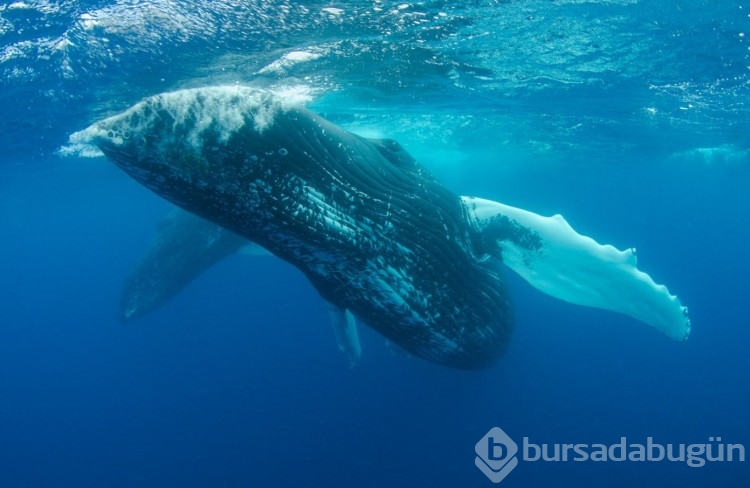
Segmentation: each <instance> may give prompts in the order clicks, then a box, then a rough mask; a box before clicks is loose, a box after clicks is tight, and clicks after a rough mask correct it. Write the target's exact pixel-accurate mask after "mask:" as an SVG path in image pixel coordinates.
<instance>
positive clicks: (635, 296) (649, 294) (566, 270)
mask: <svg viewBox="0 0 750 488" xmlns="http://www.w3.org/2000/svg"><path fill="white" fill-rule="evenodd" d="M462 200H463V203H464V205H465V206H466V208H467V210H468V212H469V215H470V216H471V217H472V218H473V219H474V224H475V225H476V226H477V228H478V229H479V230H480V231H481V233H482V235H483V236H484V237H485V238H486V240H487V241H488V243H489V245H490V246H492V245H493V243H494V245H496V246H497V250H496V251H497V252H498V254H500V255H501V257H502V260H503V262H504V263H505V264H506V265H507V266H508V267H509V268H511V269H512V270H513V271H515V272H516V273H518V274H519V275H521V277H522V278H524V279H525V280H526V281H527V282H529V283H530V284H531V285H532V286H534V287H535V288H537V289H539V290H540V291H543V292H544V293H546V294H548V295H551V296H553V297H555V298H559V299H561V300H565V301H567V302H570V303H574V304H577V305H585V306H589V307H596V308H602V309H605V310H612V311H614V312H619V313H623V314H625V315H629V316H630V317H633V318H635V319H637V320H640V321H642V322H645V323H647V324H649V325H651V326H653V327H655V328H657V329H658V330H660V331H661V332H663V333H664V334H666V335H667V336H669V337H670V338H672V339H675V340H678V341H684V340H686V339H687V338H688V336H689V335H690V320H689V319H688V314H687V308H686V307H684V306H682V304H681V303H680V300H679V298H677V297H676V296H674V295H672V294H670V293H669V290H667V287H666V286H664V285H658V284H656V283H655V282H654V280H653V279H651V277H650V276H649V275H648V274H646V273H644V272H643V271H640V270H639V269H638V268H637V267H636V256H635V250H634V249H628V250H626V251H620V250H618V249H616V248H615V247H613V246H611V245H608V244H607V245H602V244H599V243H598V242H596V241H595V240H594V239H592V238H590V237H587V236H584V235H581V234H579V233H577V232H576V231H575V230H574V229H573V228H572V227H571V226H570V225H569V224H568V222H567V221H566V220H565V219H564V218H563V217H562V216H561V215H555V216H553V217H543V216H541V215H537V214H535V213H532V212H529V211H526V210H522V209H519V208H515V207H510V206H508V205H503V204H502V203H497V202H493V201H491V200H483V199H480V198H472V197H462ZM489 241H491V242H489ZM488 252H490V253H493V250H492V249H489V251H488Z"/></svg>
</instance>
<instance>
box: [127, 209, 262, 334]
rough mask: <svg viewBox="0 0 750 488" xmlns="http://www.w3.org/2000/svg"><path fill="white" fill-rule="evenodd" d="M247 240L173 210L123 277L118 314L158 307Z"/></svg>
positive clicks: (131, 314)
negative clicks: (139, 257) (128, 272)
mask: <svg viewBox="0 0 750 488" xmlns="http://www.w3.org/2000/svg"><path fill="white" fill-rule="evenodd" d="M249 243H250V241H248V240H247V239H244V238H242V237H240V236H238V235H236V234H234V233H233V232H230V231H228V230H225V229H223V228H221V227H219V226H218V225H216V224H214V223H213V222H209V221H207V220H204V219H202V218H200V217H198V216H196V215H193V214H191V213H189V212H186V211H184V210H180V209H175V210H173V211H172V212H170V213H169V214H168V215H167V216H166V217H164V218H163V219H162V220H161V221H160V222H159V226H158V229H157V232H156V235H154V237H153V239H152V240H151V243H150V244H149V246H148V249H147V250H146V252H145V253H144V255H143V256H142V257H141V259H140V261H139V262H138V264H137V266H136V267H135V269H134V270H133V271H132V272H131V273H130V275H129V276H128V277H127V279H126V280H125V284H124V285H123V289H122V295H121V297H120V310H119V314H118V315H119V317H120V318H121V319H122V320H124V321H129V320H132V319H134V318H136V317H140V316H142V315H145V314H146V313H148V312H151V311H153V310H155V309H157V308H159V307H160V306H162V305H163V304H164V303H166V302H167V301H168V300H169V299H171V298H172V297H173V296H175V295H177V294H178V293H179V292H180V291H181V290H182V289H183V288H185V286H187V284H188V283H190V282H191V281H192V280H193V279H195V278H196V277H197V276H199V275H200V274H202V273H203V272H204V271H205V270H207V269H208V268H210V267H211V266H213V265H214V264H216V263H218V262H219V261H221V260H222V259H224V258H226V257H227V256H230V255H232V254H234V253H235V252H237V250H238V249H240V248H242V247H243V246H246V245H247V244H249Z"/></svg>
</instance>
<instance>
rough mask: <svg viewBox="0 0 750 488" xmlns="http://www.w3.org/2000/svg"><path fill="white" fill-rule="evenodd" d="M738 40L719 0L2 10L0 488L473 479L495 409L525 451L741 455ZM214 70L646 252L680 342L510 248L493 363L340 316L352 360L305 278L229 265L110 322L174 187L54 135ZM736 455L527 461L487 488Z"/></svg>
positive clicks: (651, 481)
mask: <svg viewBox="0 0 750 488" xmlns="http://www.w3.org/2000/svg"><path fill="white" fill-rule="evenodd" d="M749 36H750V4H748V3H747V2H744V1H739V0H730V1H720V2H717V1H708V0H704V1H691V2H687V1H663V0H662V1H658V0H655V1H650V2H645V1H638V0H608V1H597V2H595V1H585V0H555V1H550V0H546V1H542V0H536V1H534V0H532V1H521V0H517V1H510V0H509V1H489V0H486V1H479V0H477V1H464V2H445V1H427V2H415V3H408V2H390V1H386V0H381V1H346V2H340V3H328V2H315V1H311V2H284V1H271V0H255V1H215V2H197V1H185V2H170V1H167V0H161V1H159V0H152V1H140V2H132V1H125V0H121V1H112V0H107V1H105V0H101V1H42V0H38V1H31V0H28V1H25V2H5V3H3V4H0V43H1V44H0V87H1V91H0V106H2V114H3V116H2V118H1V119H2V120H0V143H1V144H2V148H3V149H2V152H1V153H0V154H1V155H0V229H2V233H1V234H0V235H2V236H3V239H2V240H0V440H1V441H2V443H0V486H2V487H60V486H71V487H104V486H106V487H131V486H144V487H145V486H148V487H152V486H153V487H165V486H179V487H230V486H231V487H235V486H237V487H239V486H242V487H245V486H279V487H285V486H335V487H338V486H362V487H380V486H396V487H412V486H435V487H442V486H446V487H447V486H472V487H474V486H477V487H481V486H492V483H491V482H490V480H488V479H487V478H486V477H485V475H484V474H482V472H481V471H480V470H478V469H477V467H476V466H475V465H474V458H475V457H476V453H475V444H476V443H477V442H478V441H479V440H480V439H482V437H483V436H484V435H485V434H486V433H487V432H488V431H489V430H490V429H491V428H492V427H496V426H497V427H501V428H502V429H503V430H504V431H505V432H506V433H507V434H508V435H509V436H510V437H511V438H512V439H514V440H515V441H516V442H517V443H518V444H519V445H522V443H523V442H522V441H523V439H524V438H525V437H526V438H528V439H529V441H528V442H530V443H532V444H545V443H546V444H548V445H553V444H588V445H593V444H605V445H612V444H617V443H619V442H620V440H621V438H622V437H626V438H627V441H628V443H629V444H645V443H646V440H647V438H648V437H652V438H653V441H654V442H656V443H661V444H664V445H666V444H669V443H671V444H674V445H677V444H686V445H689V444H712V446H713V447H714V448H718V447H717V446H718V445H719V444H722V443H723V444H743V445H744V446H745V447H746V448H750V422H749V421H748V413H747V412H748V405H749V404H750V393H748V390H747V385H748V380H749V379H750V361H749V360H748V357H747V352H746V351H747V347H746V345H747V344H749V343H750V330H749V329H748V325H749V324H748V319H747V311H746V308H747V298H746V294H747V291H748V279H747V277H748V276H750V259H748V257H747V252H746V249H745V243H746V242H747V241H748V240H749V239H750V228H748V225H747V220H748V215H749V214H750V196H749V193H748V191H747V188H748V186H749V183H750V138H749V137H748V134H750V107H748V100H750V74H749V73H748V69H749V68H750V50H749V49H750V44H749V43H748V42H750V41H748V37H749ZM232 83H241V84H249V85H253V86H261V87H271V88H275V89H288V90H294V91H295V92H301V93H305V94H306V95H307V96H309V97H310V98H311V102H310V107H311V108H312V109H314V110H316V111H317V112H319V113H321V114H323V115H325V116H326V117H327V118H329V119H331V120H332V121H334V122H336V123H338V124H340V125H342V126H343V127H345V128H348V129H350V130H352V131H355V132H358V133H361V134H363V135H368V136H379V137H390V138H393V139H396V140H398V141H399V142H400V143H401V144H402V145H403V146H404V147H405V148H406V149H407V150H408V151H409V152H410V153H412V154H413V155H415V156H416V157H417V158H418V159H419V160H420V162H422V164H424V165H425V166H426V167H427V168H429V169H430V170H431V171H432V172H433V173H434V174H435V175H436V176H437V177H438V178H439V179H440V180H441V181H443V182H444V183H445V184H446V186H448V187H449V188H451V189H452V190H454V191H455V192H456V193H459V194H468V195H477V196H481V197H484V198H490V199H494V200H497V201H501V202H504V203H507V204H510V205H515V206H518V207H522V208H525V209H529V210H532V211H534V212H537V213H540V214H543V215H551V214H554V213H561V214H563V215H564V216H565V217H566V218H567V219H568V221H569V222H571V224H572V225H573V226H574V227H575V228H576V229H577V230H579V231H580V232H582V233H584V234H587V235H591V236H594V237H595V238H597V239H598V240H599V241H601V242H607V243H612V244H614V245H616V246H617V247H619V248H627V247H631V246H632V247H637V248H638V258H639V267H641V268H642V269H644V270H646V271H647V272H648V273H649V274H651V276H653V277H654V279H655V280H656V281H657V282H659V283H666V284H667V285H668V286H669V289H670V291H671V292H673V293H676V294H678V295H679V296H680V298H681V300H682V301H683V303H685V304H686V305H688V307H689V308H690V316H691V320H692V324H693V329H692V334H691V337H690V339H689V340H688V341H687V342H686V343H682V344H680V343H675V342H672V341H671V340H669V339H668V338H666V337H664V336H662V335H661V334H659V333H658V332H656V331H655V330H653V329H652V328H650V327H648V326H646V325H643V324H640V323H637V322H635V321H634V320H633V319H630V318H628V317H624V316H618V315H615V314H613V313H609V312H604V311H600V310H593V309H587V308H582V307H576V306H573V305H569V304H566V303H563V302H560V301H557V300H555V299H553V298H550V297H547V296H545V295H543V294H542V293H540V292H538V291H537V290H535V289H533V288H531V287H530V286H529V285H527V284H526V283H525V282H523V280H521V279H520V278H519V277H517V276H515V275H513V274H512V272H510V271H509V270H508V273H507V275H508V281H509V284H510V289H511V293H512V297H513V302H514V307H515V310H516V322H517V326H516V330H515V333H514V337H513V339H512V342H511V345H510V347H509V350H508V352H507V354H506V356H505V358H504V359H503V360H502V361H501V362H500V363H499V364H498V365H497V366H496V367H494V368H491V369H487V370H482V371H458V370H452V369H448V368H445V367H440V366H436V365H433V364H430V363H427V362H425V361H422V360H419V359H416V358H411V357H407V356H405V355H403V354H399V353H395V352H394V351H393V350H392V348H389V347H388V346H387V345H386V344H385V341H384V339H383V338H382V337H380V336H379V335H377V334H376V333H375V332H373V331H371V330H369V329H367V328H366V327H361V328H360V336H361V342H362V347H363V357H362V360H361V363H360V364H359V365H358V366H357V367H356V368H354V369H349V368H347V362H346V360H345V358H344V357H342V356H341V355H340V354H339V353H338V351H337V347H336V343H335V340H334V337H333V331H332V330H331V326H330V324H329V322H328V313H327V310H326V307H325V305H324V304H323V303H322V301H321V300H320V298H319V297H318V296H317V293H316V292H315V291H314V289H313V288H312V287H311V285H309V284H308V283H307V282H306V280H305V279H304V277H303V276H302V275H301V273H299V272H298V271H297V270H295V269H294V268H292V267H291V266H289V265H287V264H285V263H283V262H280V261H278V260H274V259H271V258H264V257H259V258H250V257H247V256H232V257H230V258H228V259H227V260H225V261H223V262H221V263H219V264H218V265H217V266H216V267H214V268H212V269H210V270H208V271H207V272H206V273H205V274H204V275H202V276H201V277H200V278H199V279H197V280H196V281H195V282H193V283H191V284H190V286H188V287H187V289H185V290H184V291H183V292H182V293H181V294H180V295H178V296H177V297H176V298H175V299H174V300H172V301H171V302H169V303H168V304H167V305H165V306H164V307H163V308H161V309H159V310H157V311H155V312H153V313H152V314H150V315H147V316H145V317H143V318H142V319H140V320H138V321H136V322H133V323H131V324H127V325H124V324H121V323H119V322H118V321H117V320H116V311H117V306H118V299H119V295H120V290H121V286H122V283H123V280H124V279H125V277H126V275H127V274H128V272H129V271H130V270H131V269H132V267H133V266H134V265H135V263H136V262H137V260H138V258H139V257H140V256H141V254H142V252H143V251H144V249H145V247H146V245H147V243H148V242H149V239H150V238H151V237H152V235H153V232H154V229H155V226H156V225H157V223H158V221H159V220H160V218H161V217H162V216H163V215H164V214H165V213H166V212H167V211H169V209H170V208H171V207H170V206H169V204H167V203H166V202H164V201H163V200H161V199H160V198H159V197H157V196H155V195H153V194H151V193H150V192H149V191H148V190H146V189H144V188H142V187H140V186H139V185H138V184H136V183H135V182H134V181H132V180H130V179H129V178H128V177H127V176H126V175H124V174H123V173H121V172H120V171H119V170H118V169H117V168H116V167H115V166H114V165H112V164H111V163H108V162H106V161H105V160H104V159H103V158H87V157H82V156H81V155H80V154H78V155H76V154H74V155H70V154H68V152H67V151H65V150H63V151H61V148H64V147H66V145H67V143H68V139H67V138H68V136H69V135H70V134H71V133H73V132H75V131H78V130H80V129H83V128H84V127H86V126H88V125H89V124H91V123H92V122H94V121H95V120H97V119H99V118H101V117H103V116H105V115H109V114H112V113H115V112H117V111H119V110H122V109H124V108H126V107H128V106H130V105H131V104H133V103H135V102H137V101H138V100H140V99H141V98H143V97H145V96H148V95H152V94H155V93H159V92H163V91H169V90H175V89H179V88H184V87H195V86H208V85H218V84H232ZM717 437H721V439H722V441H713V442H709V439H710V438H714V439H715V438H717ZM715 452H716V451H714V453H715ZM749 474H750V468H748V464H747V462H739V461H738V460H735V461H733V462H726V461H725V462H708V463H706V465H705V466H702V467H692V466H690V465H689V464H688V463H687V462H686V461H675V462H670V461H666V460H665V461H661V462H655V461H645V462H637V461H622V462H618V461H611V460H610V461H606V462H595V461H587V462H577V461H567V462H562V461H559V462H554V461H542V460H539V461H535V462H532V461H525V460H523V459H522V460H521V461H520V462H519V465H518V467H517V468H515V469H514V470H513V472H511V473H510V474H509V475H508V477H507V478H506V479H505V480H503V481H502V483H501V486H508V487H512V486H545V487H546V486H554V487H573V486H575V487H588V486H602V485H607V486H623V487H624V486H628V487H630V486H638V485H640V486H646V487H652V486H653V487H657V486H658V487H673V486H674V487H677V486H680V487H683V486H690V487H693V486H695V487H704V486H705V487H743V486H748V482H749V481H748V480H750V476H748V475H749Z"/></svg>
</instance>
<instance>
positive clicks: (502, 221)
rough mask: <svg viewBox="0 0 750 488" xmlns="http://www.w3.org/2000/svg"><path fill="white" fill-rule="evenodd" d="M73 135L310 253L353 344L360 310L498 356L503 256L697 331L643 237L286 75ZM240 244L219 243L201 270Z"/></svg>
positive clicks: (407, 330) (652, 319)
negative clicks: (338, 110) (646, 251)
mask: <svg viewBox="0 0 750 488" xmlns="http://www.w3.org/2000/svg"><path fill="white" fill-rule="evenodd" d="M71 140H72V141H74V142H77V143H80V142H88V143H92V144H95V145H96V146H98V147H99V149H100V150H101V151H102V152H103V153H104V155H105V156H106V157H107V158H108V159H110V160H111V161H112V162H114V163H115V164H116V165H117V166H119V167H120V168H121V169H122V170H124V171H125V172H126V173H127V174H128V175H130V176H131V177H132V178H134V179H135V180H137V181H138V182H140V183H141V184H143V185H144V186H146V187H147V188H149V189H151V190H152V191H153V192H155V193H156V194H158V195H160V196H162V197H164V198H166V199H167V200H169V201H171V202H173V203H174V204H176V205H177V206H179V207H181V208H183V209H185V210H187V211H188V212H190V213H192V214H195V215H197V216H199V217H200V218H202V219H205V220H206V221H208V222H210V223H212V224H214V225H216V226H217V227H219V228H221V229H226V231H227V232H231V233H233V234H235V235H236V236H239V237H240V238H244V239H247V240H249V241H252V242H255V243H257V244H258V245H260V246H261V247H263V248H264V249H266V250H268V251H269V252H270V253H271V254H273V255H275V256H277V257H279V258H281V259H283V260H285V261H287V262H289V263H291V264H292V265H294V266H295V267H297V268H298V269H299V270H300V271H302V273H304V275H305V276H306V277H307V278H308V279H309V281H310V282H311V283H312V285H313V286H314V287H315V289H316V290H317V291H318V292H319V293H320V295H321V296H322V298H323V299H324V300H325V301H326V302H328V304H329V305H330V307H331V318H332V320H333V322H334V324H335V325H336V327H337V337H341V339H340V340H341V341H342V342H343V344H344V345H345V346H346V347H348V348H349V350H350V351H349V352H350V354H349V355H350V358H352V357H354V358H355V359H356V357H358V354H359V350H358V347H359V345H358V343H357V340H356V327H354V321H355V320H354V319H355V318H356V320H358V321H360V322H361V323H363V324H365V325H367V326H369V327H371V328H373V329H375V330H376V331H377V332H379V333H380V334H382V335H383V336H385V337H386V338H387V339H388V340H390V341H391V342H393V343H395V344H397V345H399V346H400V347H401V348H403V349H405V350H406V351H408V352H410V353H411V354H413V355H415V356H418V357H421V358H423V359H426V360H428V361H431V362H434V363H438V364H442V365H446V366H450V367H455V368H464V369H476V368H483V367H488V366H491V365H493V364H494V363H495V362H496V361H497V360H498V359H499V358H500V357H501V356H502V354H503V352H504V350H505V349H506V347H507V345H508V342H509V340H510V337H511V334H512V330H513V310H512V306H511V302H510V298H509V293H508V291H507V290H506V288H505V284H504V280H503V269H502V266H501V264H505V265H507V266H508V267H510V268H511V269H513V270H514V271H516V272H517V273H519V274H520V275H521V276H522V277H523V278H524V279H525V280H526V281H528V282H529V283H530V284H532V285H533V286H535V287H536V288H538V289H540V290H541V291H543V292H545V293H547V294H549V295H552V296H554V297H557V298H560V299H563V300H566V301H569V302H571V303H575V304H580V305H585V306H592V307H598V308H603V309H607V310H612V311H615V312H619V313H623V314H626V315H629V316H631V317H633V318H635V319H637V320H639V321H642V322H645V323H647V324H649V325H651V326H653V327H655V328H657V329H658V330H660V331H662V332H663V333H665V334H666V335H668V336H669V337H671V338H673V339H676V340H685V339H686V338H687V337H688V335H689V333H690V321H689V319H688V317H687V309H686V308H685V307H683V306H682V304H681V303H680V301H679V299H678V298H677V297H676V296H674V295H672V294H670V293H669V291H668V290H667V288H666V287H664V286H663V285H657V284H656V283H655V282H654V281H653V280H652V279H651V277H650V276H649V275H647V274H646V273H643V272H642V271H640V270H639V269H637V267H636V257H635V253H634V251H633V250H627V251H619V250H617V249H616V248H614V247H613V246H610V245H601V244H599V243H597V242H596V241H595V240H593V239H591V238H590V237H587V236H583V235H581V234H578V233H577V232H576V231H575V230H574V229H573V228H572V227H571V226H570V225H569V224H568V223H567V221H566V220H565V219H564V218H563V217H561V216H559V215H556V216H554V217H542V216H540V215H537V214H534V213H532V212H529V211H526V210H522V209H518V208H514V207H510V206H507V205H504V204H501V203H498V202H493V201H490V200H484V199H480V198H474V197H460V196H458V195H455V194H453V193H452V192H451V191H449V190H448V189H447V188H446V187H444V186H443V185H442V184H440V183H439V182H438V181H437V180H436V179H435V178H434V177H433V176H432V175H431V174H430V173H429V172H428V171H426V170H425V169H424V168H423V167H422V166H421V165H420V164H419V163H417V161H416V160H414V158H412V157H411V156H410V155H409V154H408V153H407V152H406V151H405V150H404V149H403V148H402V147H401V146H400V145H399V144H398V143H396V142H395V141H391V140H372V139H365V138H363V137H360V136H357V135H355V134H353V133H350V132H348V131H346V130H344V129H342V128H341V127H338V126H336V125H334V124H333V123H331V122H329V121H327V120H325V119H324V118H322V117H320V116H318V115H317V114H315V113H313V112H311V111H309V110H308V109H306V108H304V107H302V106H300V105H298V104H295V103H293V102H291V101H289V100H287V99H286V98H285V97H284V96H282V95H280V94H277V93H274V92H272V91H267V90H262V89H256V88H251V87H243V86H220V87H206V88H198V89H190V90H180V91H176V92H170V93H164V94H160V95H155V96H152V97H149V98H146V99H145V100H143V101H141V102H139V103H138V104H136V105H134V106H133V107H131V108H129V109H127V110H125V111H124V112H122V113H120V114H117V115H114V116H112V117H109V118H107V119H104V120H101V121H99V122H96V123H94V124H93V125H92V126H90V127H88V128H87V129H84V130H83V131H81V132H78V133H76V134H74V135H72V136H71ZM199 240H200V239H199ZM240 246H241V244H237V243H236V242H235V243H234V244H232V245H231V246H228V247H222V249H221V250H220V252H218V251H217V253H208V254H210V255H211V256H210V258H211V259H209V260H208V261H203V265H201V266H193V267H192V271H191V273H192V274H190V275H188V276H194V275H195V274H196V273H199V272H200V271H201V270H202V269H205V267H206V266H207V264H206V263H208V262H209V261H211V260H213V261H212V262H215V261H216V260H218V259H221V256H222V255H226V254H227V253H231V248H233V247H234V248H235V250H236V249H237V248H239V247H240ZM209 248H210V246H209ZM202 249H203V251H201V252H199V253H198V254H203V253H206V252H207V251H206V250H207V248H206V247H205V245H204V247H203V248H202ZM208 265H210V263H209V264H208ZM181 279H182V280H183V281H185V277H184V276H183V277H182V278H181ZM167 295H169V294H167V293H164V294H163V296H164V297H167V298H168V296H167Z"/></svg>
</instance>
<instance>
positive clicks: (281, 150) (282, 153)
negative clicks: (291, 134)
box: [279, 147, 289, 156]
mask: <svg viewBox="0 0 750 488" xmlns="http://www.w3.org/2000/svg"><path fill="white" fill-rule="evenodd" d="M279 154H280V155H282V156H286V155H287V154H289V151H287V150H286V148H285V147H282V148H281V149H279Z"/></svg>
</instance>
